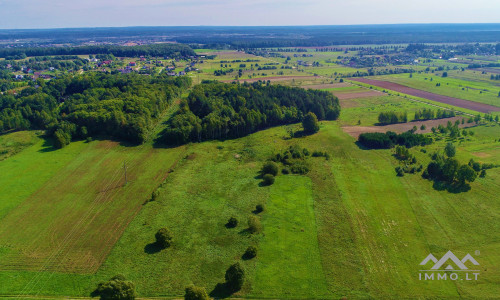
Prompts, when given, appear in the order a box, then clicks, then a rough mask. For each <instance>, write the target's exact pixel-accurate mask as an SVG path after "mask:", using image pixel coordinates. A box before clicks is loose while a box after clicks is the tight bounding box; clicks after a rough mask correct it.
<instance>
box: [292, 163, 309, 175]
mask: <svg viewBox="0 0 500 300" xmlns="http://www.w3.org/2000/svg"><path fill="white" fill-rule="evenodd" d="M290 170H291V171H292V173H293V174H301V175H304V174H307V173H308V172H309V167H308V166H307V165H306V164H305V162H299V161H298V162H294V163H293V164H292V166H291V167H290Z"/></svg>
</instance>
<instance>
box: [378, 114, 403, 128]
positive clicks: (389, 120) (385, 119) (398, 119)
mask: <svg viewBox="0 0 500 300" xmlns="http://www.w3.org/2000/svg"><path fill="white" fill-rule="evenodd" d="M378 122H379V124H380V125H387V124H396V123H406V122H408V114H407V113H406V112H394V111H390V112H381V113H380V114H379V115H378Z"/></svg>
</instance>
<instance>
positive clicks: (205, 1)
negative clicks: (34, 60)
mask: <svg viewBox="0 0 500 300" xmlns="http://www.w3.org/2000/svg"><path fill="white" fill-rule="evenodd" d="M499 12H500V1H499V0H474V1H471V0H268V1H265V0H184V1H182V0H0V29H25V28H68V27H121V26H197V25H220V26H253V25H262V26H263V25H352V24H398V23H500V14H499Z"/></svg>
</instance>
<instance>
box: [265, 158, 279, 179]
mask: <svg viewBox="0 0 500 300" xmlns="http://www.w3.org/2000/svg"><path fill="white" fill-rule="evenodd" d="M278 171H279V168H278V165H277V164H276V163H274V162H272V161H268V162H266V163H265V164H264V165H263V166H262V169H261V170H260V172H261V173H262V175H265V174H271V175H273V176H276V175H278Z"/></svg>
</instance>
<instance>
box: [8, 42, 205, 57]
mask: <svg viewBox="0 0 500 300" xmlns="http://www.w3.org/2000/svg"><path fill="white" fill-rule="evenodd" d="M89 54H94V55H95V54H112V55H114V56H118V57H138V56H141V55H144V56H157V57H171V58H181V57H189V56H195V55H196V53H195V52H194V51H193V49H191V48H190V47H189V46H187V45H183V44H151V45H141V46H129V47H122V46H113V45H102V46H79V47H26V48H22V47H20V48H0V58H7V59H22V58H26V57H27V56H47V55H89Z"/></svg>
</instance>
